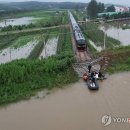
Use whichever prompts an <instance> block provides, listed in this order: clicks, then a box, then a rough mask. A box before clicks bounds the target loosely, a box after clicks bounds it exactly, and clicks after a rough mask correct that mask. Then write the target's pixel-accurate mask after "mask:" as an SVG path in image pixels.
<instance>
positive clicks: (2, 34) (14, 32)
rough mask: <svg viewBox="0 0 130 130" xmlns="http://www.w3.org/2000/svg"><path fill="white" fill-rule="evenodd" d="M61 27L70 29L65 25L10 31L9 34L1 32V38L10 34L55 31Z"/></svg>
mask: <svg viewBox="0 0 130 130" xmlns="http://www.w3.org/2000/svg"><path fill="white" fill-rule="evenodd" d="M61 27H69V25H68V24H65V25H58V26H51V27H44V28H32V29H25V30H21V31H19V30H16V31H8V32H1V33H0V36H4V35H7V34H8V35H9V34H18V33H26V32H35V31H42V30H47V29H55V28H61Z"/></svg>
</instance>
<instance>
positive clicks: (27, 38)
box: [12, 35, 36, 48]
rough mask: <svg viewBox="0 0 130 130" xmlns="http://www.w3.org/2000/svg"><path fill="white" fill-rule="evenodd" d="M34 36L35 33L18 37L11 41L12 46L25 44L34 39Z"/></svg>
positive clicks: (16, 46) (17, 46)
mask: <svg viewBox="0 0 130 130" xmlns="http://www.w3.org/2000/svg"><path fill="white" fill-rule="evenodd" d="M34 37H36V36H35V35H28V36H22V37H19V38H18V39H16V40H15V41H14V43H13V45H12V46H13V47H14V48H19V47H20V46H24V45H25V44H27V43H28V42H30V41H33V40H34Z"/></svg>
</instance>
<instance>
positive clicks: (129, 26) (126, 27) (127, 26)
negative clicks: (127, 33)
mask: <svg viewBox="0 0 130 130" xmlns="http://www.w3.org/2000/svg"><path fill="white" fill-rule="evenodd" d="M122 29H130V25H128V24H127V25H125V26H122Z"/></svg>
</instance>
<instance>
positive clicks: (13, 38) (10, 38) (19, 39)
mask: <svg viewBox="0 0 130 130" xmlns="http://www.w3.org/2000/svg"><path fill="white" fill-rule="evenodd" d="M58 30H59V29H58V28H55V29H45V30H36V31H35V30H34V31H29V32H24V31H23V32H18V33H14V34H13V33H8V34H5V35H0V50H2V49H5V48H7V47H9V46H11V45H12V46H13V44H15V45H16V47H18V46H19V45H20V46H21V45H23V44H26V43H27V42H28V41H30V40H32V39H33V38H34V37H41V35H43V34H44V33H45V32H47V31H49V32H52V33H55V32H56V31H58ZM17 44H18V46H17Z"/></svg>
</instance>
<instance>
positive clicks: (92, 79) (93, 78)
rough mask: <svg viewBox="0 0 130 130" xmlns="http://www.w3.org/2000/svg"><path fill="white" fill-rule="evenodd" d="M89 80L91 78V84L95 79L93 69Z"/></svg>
mask: <svg viewBox="0 0 130 130" xmlns="http://www.w3.org/2000/svg"><path fill="white" fill-rule="evenodd" d="M90 80H91V83H92V85H95V83H96V80H95V72H94V71H92V73H91V75H90Z"/></svg>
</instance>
